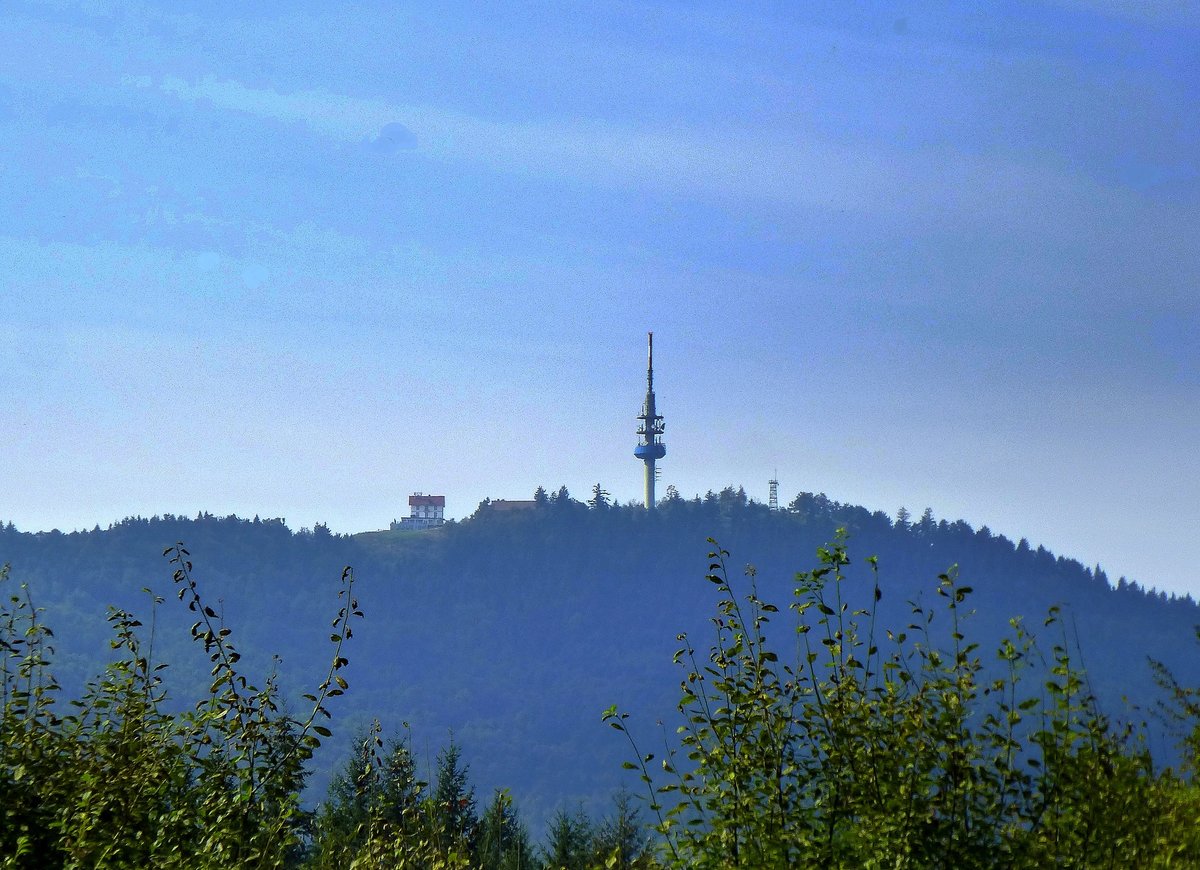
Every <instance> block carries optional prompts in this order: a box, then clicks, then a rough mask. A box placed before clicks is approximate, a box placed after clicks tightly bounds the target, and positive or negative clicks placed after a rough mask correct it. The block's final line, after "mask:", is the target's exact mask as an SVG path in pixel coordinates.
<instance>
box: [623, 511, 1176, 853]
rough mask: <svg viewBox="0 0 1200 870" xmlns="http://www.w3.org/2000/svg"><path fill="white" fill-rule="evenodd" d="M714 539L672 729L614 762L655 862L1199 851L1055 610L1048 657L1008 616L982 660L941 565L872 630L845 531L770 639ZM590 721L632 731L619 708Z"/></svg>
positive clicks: (683, 654) (1172, 794)
mask: <svg viewBox="0 0 1200 870" xmlns="http://www.w3.org/2000/svg"><path fill="white" fill-rule="evenodd" d="M926 525H928V524H926ZM728 555H729V554H728V553H727V552H726V551H724V550H722V549H720V548H716V549H714V551H713V552H712V553H711V554H710V560H711V561H710V565H709V574H708V579H709V580H710V581H711V582H712V583H713V584H714V585H715V587H716V589H717V592H718V595H719V602H718V608H717V615H716V616H715V617H714V618H713V627H714V628H715V636H714V640H713V641H712V643H711V645H710V647H709V649H708V652H707V654H704V655H698V654H697V652H696V650H695V649H694V648H693V646H692V645H691V642H690V640H689V638H688V637H687V636H686V635H681V636H680V640H681V641H682V647H681V648H680V649H679V651H678V652H677V654H676V657H675V659H676V662H677V664H679V665H680V666H681V667H682V668H683V669H684V679H683V681H682V683H681V686H682V696H681V699H680V702H679V710H680V712H681V714H683V717H684V723H683V725H682V726H681V728H680V739H679V745H678V746H677V747H676V746H673V745H671V744H668V745H667V747H666V751H665V756H664V757H663V758H662V759H661V761H660V762H659V761H658V760H656V758H655V756H654V754H652V753H644V754H643V753H642V752H641V751H640V750H638V748H637V745H636V743H634V744H633V748H634V750H635V752H637V753H638V760H637V762H636V763H631V764H629V765H627V766H629V767H633V768H635V769H637V770H639V771H640V772H641V776H642V779H643V781H644V782H645V783H646V784H647V786H648V787H649V788H650V800H651V808H652V810H653V811H654V812H655V813H656V815H657V818H658V825H657V828H658V830H659V832H660V833H661V834H662V836H663V837H664V842H665V847H666V852H667V855H668V857H669V863H672V864H674V865H677V866H681V867H753V868H769V867H914V868H917V867H920V868H925V867H945V868H976V867H978V868H1001V867H1003V868H1009V867H1028V868H1037V867H1047V866H1070V867H1099V866H1105V867H1147V866H1196V865H1197V864H1200V831H1198V830H1197V828H1196V826H1195V818H1196V809H1197V807H1198V806H1200V799H1198V791H1197V788H1196V787H1195V786H1194V785H1193V784H1192V783H1190V782H1189V781H1185V780H1181V779H1179V778H1178V777H1177V776H1175V775H1174V774H1172V773H1171V772H1170V771H1160V772H1156V771H1155V770H1154V768H1153V766H1152V764H1151V761H1150V756H1149V753H1148V752H1147V751H1146V749H1145V748H1144V746H1143V745H1142V744H1141V743H1140V742H1139V740H1138V739H1136V735H1134V734H1133V733H1132V732H1131V731H1130V730H1129V729H1115V728H1113V727H1112V726H1111V724H1110V722H1109V721H1108V719H1106V718H1105V717H1104V716H1103V715H1102V714H1101V713H1100V712H1099V711H1098V709H1097V707H1096V704H1095V699H1094V697H1092V695H1091V693H1090V691H1089V690H1088V688H1087V685H1086V682H1085V679H1084V677H1083V674H1082V671H1081V670H1080V668H1079V666H1078V664H1077V663H1076V661H1075V660H1074V659H1073V658H1072V653H1071V644H1070V643H1068V641H1067V639H1066V637H1065V634H1066V633H1065V631H1063V629H1062V623H1061V620H1060V617H1059V614H1058V612H1057V611H1056V610H1052V611H1051V614H1050V616H1049V617H1048V618H1047V619H1046V621H1045V627H1044V632H1045V633H1046V634H1047V635H1049V636H1053V637H1056V640H1055V641H1054V642H1053V643H1052V645H1051V648H1050V651H1049V655H1047V656H1045V657H1043V654H1042V652H1041V647H1040V646H1039V645H1038V643H1037V642H1036V641H1035V640H1034V638H1033V637H1032V636H1031V635H1030V634H1029V633H1027V632H1026V631H1025V630H1024V627H1023V625H1022V623H1021V621H1020V620H1014V621H1013V622H1012V626H1011V628H1012V633H1011V635H1010V636H1009V637H1008V638H1006V639H1005V640H1004V641H1003V642H1002V643H1001V644H1000V645H999V646H998V648H997V649H996V651H995V654H994V657H993V658H994V662H993V666H992V667H991V668H990V669H989V670H987V671H985V669H984V664H983V661H982V654H981V652H980V648H979V647H978V645H977V644H976V643H974V642H972V641H971V639H970V637H969V634H968V632H967V628H966V617H967V616H968V613H967V612H966V611H965V610H964V609H963V608H964V604H965V602H966V601H967V599H968V596H969V595H970V593H971V591H972V590H971V589H970V588H969V587H967V586H964V585H962V584H961V583H960V582H959V581H958V578H957V573H956V571H953V570H952V571H950V572H947V573H945V574H942V575H941V576H940V577H939V582H938V586H937V593H938V595H939V596H940V598H941V602H942V605H941V607H940V608H938V609H936V610H935V609H933V608H928V607H925V606H922V605H920V604H913V605H911V622H910V623H909V624H908V626H907V628H906V629H905V630H904V631H894V632H893V631H886V632H885V631H882V629H881V628H877V622H876V619H875V604H877V603H878V602H879V600H880V598H881V595H882V590H881V588H880V585H879V582H878V580H877V579H873V580H872V586H870V587H868V589H869V591H870V594H869V595H868V596H866V597H867V598H868V599H869V600H870V601H871V602H872V603H871V605H869V606H864V607H853V606H851V604H850V603H849V602H848V600H847V594H846V593H847V590H846V589H845V588H844V587H845V583H846V576H845V573H844V569H845V568H846V566H847V565H849V561H850V560H849V558H848V556H847V553H846V549H845V547H844V534H843V535H842V536H839V538H838V540H837V542H836V543H835V544H833V545H831V546H829V547H824V548H821V549H820V550H819V557H820V565H819V566H818V567H816V568H814V569H813V570H812V571H809V572H805V573H802V574H799V575H797V586H796V589H795V595H794V599H793V602H792V604H791V611H792V614H793V619H792V620H791V625H790V627H789V628H788V629H785V630H784V632H783V637H784V638H789V636H790V639H785V640H783V641H782V642H781V641H780V640H779V635H774V637H775V638H776V639H775V641H774V642H768V629H769V628H771V627H772V625H773V623H774V622H775V621H777V620H778V619H780V611H779V608H778V607H776V606H775V605H773V604H770V603H768V602H766V601H764V600H763V599H761V598H760V597H759V595H758V591H757V588H756V581H755V572H754V570H753V569H747V572H746V573H747V577H748V583H747V587H746V588H745V589H744V590H743V591H740V592H735V590H734V589H733V587H732V585H731V583H730V582H729V580H728V576H727V573H726V563H725V560H726V557H727V556H728ZM868 562H869V564H870V566H871V568H872V571H874V568H875V561H874V559H870V560H868ZM872 577H874V574H872ZM860 597H861V596H860ZM935 613H938V614H939V615H940V618H937V619H935ZM1177 697H1178V696H1177ZM1185 700H1190V696H1189V697H1186V698H1185ZM1192 712H1194V711H1192ZM605 719H606V720H607V721H609V722H610V724H612V725H613V726H614V727H615V728H617V729H618V730H620V731H622V732H623V733H625V734H626V735H629V736H630V739H631V741H632V736H631V735H630V732H629V730H628V727H627V716H626V715H625V714H619V713H618V712H617V711H616V709H615V708H610V709H609V710H607V711H606V712H605ZM659 763H661V773H655V772H653V768H656V767H658V765H659Z"/></svg>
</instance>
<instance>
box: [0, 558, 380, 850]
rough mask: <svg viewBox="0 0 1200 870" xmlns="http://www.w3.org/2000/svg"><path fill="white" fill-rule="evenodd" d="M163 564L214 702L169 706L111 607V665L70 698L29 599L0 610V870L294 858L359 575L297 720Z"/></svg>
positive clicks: (184, 578) (16, 596)
mask: <svg viewBox="0 0 1200 870" xmlns="http://www.w3.org/2000/svg"><path fill="white" fill-rule="evenodd" d="M167 555H168V556H170V558H171V563H172V565H174V566H175V574H174V579H175V583H176V585H177V587H178V597H179V599H180V601H182V602H184V603H185V604H186V606H187V607H188V609H189V610H191V611H192V612H193V613H195V614H196V617H197V621H196V622H195V624H194V625H193V626H192V629H191V634H192V637H193V638H194V639H195V641H196V642H197V643H198V644H200V645H201V646H202V647H203V648H204V651H205V653H206V654H207V656H208V658H209V661H210V664H211V666H212V669H211V674H212V683H211V685H210V687H209V691H208V693H207V694H206V695H204V696H203V697H201V698H200V699H199V700H198V701H196V702H195V704H194V705H193V707H192V708H191V709H190V710H187V711H186V712H184V713H182V714H173V713H170V712H167V711H166V710H165V709H164V701H165V690H164V688H163V685H162V680H161V677H160V672H161V670H162V669H163V668H164V667H166V666H165V665H163V664H156V663H155V662H154V661H153V659H152V655H151V651H150V649H149V648H148V645H147V644H146V643H145V642H144V641H143V639H142V637H141V635H140V634H139V629H141V628H142V623H141V622H139V621H138V620H137V619H135V618H134V617H133V616H132V615H131V614H129V613H127V612H125V611H122V610H112V611H111V612H110V614H109V618H108V619H109V622H110V623H111V625H112V629H113V640H112V648H113V649H114V650H115V651H117V657H116V661H114V662H113V663H112V664H110V665H109V666H108V668H107V670H106V671H105V673H104V674H103V675H102V676H101V677H100V678H98V679H97V680H95V681H93V682H92V683H91V684H89V685H88V687H87V689H86V690H85V692H84V694H83V696H82V697H81V698H79V699H76V700H71V701H70V702H69V703H66V704H64V703H61V702H62V698H61V689H60V687H59V685H58V683H57V682H56V681H55V679H54V676H53V672H52V670H51V667H50V665H51V657H52V655H53V639H54V635H53V632H52V631H51V629H50V628H49V627H48V626H47V625H45V624H44V623H43V622H42V620H41V613H40V611H39V609H38V608H36V607H35V606H34V603H33V601H32V599H31V597H30V593H29V590H28V589H27V588H24V587H22V588H21V589H20V590H17V591H13V592H11V593H9V594H7V595H5V596H4V598H3V601H2V602H0V866H2V867H5V868H10V867H11V868H35V867H36V868H48V867H139V868H144V867H187V868H206V867H214V868H216V867H220V868H227V867H280V866H285V865H286V864H288V863H292V862H294V860H295V858H296V857H297V853H298V849H299V847H300V845H301V834H302V831H303V824H302V823H303V814H302V813H301V812H300V808H299V793H300V790H301V787H302V786H303V782H304V777H305V763H306V762H307V761H308V759H309V758H310V757H311V755H312V751H313V749H315V748H316V747H317V746H319V745H320V740H321V737H324V736H328V735H329V733H330V732H329V730H328V729H327V728H326V727H325V726H324V725H322V724H320V723H321V721H322V720H323V719H326V718H328V717H329V713H328V711H327V709H326V706H325V705H326V703H327V701H328V699H329V698H331V697H333V696H336V695H340V694H341V693H342V691H343V689H344V688H345V687H346V681H345V679H344V678H343V677H342V676H341V675H340V674H339V671H340V670H341V669H342V668H343V667H344V666H345V665H346V664H347V660H346V659H345V658H344V657H343V655H342V645H343V643H344V641H345V640H346V639H348V638H349V637H350V635H351V633H352V627H351V620H352V619H354V618H357V617H361V616H362V614H361V612H360V611H359V610H358V604H357V602H356V601H355V600H354V597H353V575H352V574H351V572H350V570H349V569H347V570H346V571H345V572H344V573H343V575H342V588H341V589H340V590H339V591H338V598H339V601H340V604H341V606H340V608H339V610H338V613H337V616H336V618H335V619H334V620H333V625H334V630H333V634H332V641H333V648H334V651H333V657H332V661H331V663H330V667H329V671H328V673H327V675H326V677H325V679H324V680H323V681H322V683H321V684H320V686H318V688H317V689H316V691H315V692H314V693H313V694H309V695H306V696H305V698H306V700H307V701H308V702H309V703H310V705H311V706H310V707H309V708H308V712H307V715H305V716H303V717H299V718H296V717H292V716H289V715H286V714H285V713H283V712H281V710H280V708H279V693H278V688H277V686H276V684H275V680H274V678H273V676H272V677H268V679H267V680H266V681H265V683H264V685H263V687H262V688H258V687H257V686H255V685H254V684H252V683H251V682H249V680H248V679H247V677H246V676H245V675H243V674H242V673H241V672H240V670H239V668H238V660H239V658H240V655H239V653H238V652H237V650H236V648H235V647H234V645H233V643H232V641H231V640H230V630H229V629H228V628H225V627H223V626H221V625H220V624H219V621H218V617H217V614H216V612H215V611H214V610H213V609H212V608H211V607H209V606H208V605H206V604H205V603H204V601H203V600H202V598H201V596H200V593H199V591H198V588H197V585H196V582H195V580H194V579H193V578H192V565H191V562H190V561H189V556H188V552H187V551H186V550H185V549H183V548H182V546H176V547H172V548H170V549H169V550H168V551H167ZM0 585H4V586H7V585H8V581H7V570H4V571H0ZM159 603H161V599H156V600H155V604H156V605H157V604H159ZM152 637H153V634H152V633H151V638H152Z"/></svg>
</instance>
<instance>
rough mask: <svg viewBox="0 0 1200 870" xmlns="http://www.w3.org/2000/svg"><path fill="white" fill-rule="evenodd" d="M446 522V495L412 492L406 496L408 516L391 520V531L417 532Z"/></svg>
mask: <svg viewBox="0 0 1200 870" xmlns="http://www.w3.org/2000/svg"><path fill="white" fill-rule="evenodd" d="M445 522H446V497H445V496H444V495H425V493H423V492H414V493H413V494H412V495H410V496H409V497H408V516H406V517H401V519H400V521H399V522H396V521H395V520H392V526H391V528H392V531H393V532H396V531H402V532H417V531H421V530H423V529H432V528H436V527H437V526H441V525H444V524H445Z"/></svg>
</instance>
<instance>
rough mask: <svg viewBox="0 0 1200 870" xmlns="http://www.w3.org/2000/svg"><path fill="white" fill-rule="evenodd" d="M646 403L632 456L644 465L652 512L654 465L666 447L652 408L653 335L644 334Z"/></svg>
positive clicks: (649, 333)
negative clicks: (645, 349) (638, 438)
mask: <svg viewBox="0 0 1200 870" xmlns="http://www.w3.org/2000/svg"><path fill="white" fill-rule="evenodd" d="M646 348H647V352H646V403H645V404H644V405H643V406H642V413H641V414H639V415H638V419H639V420H641V421H642V425H641V426H638V430H637V434H638V435H640V436H641V440H640V441H639V442H638V445H637V447H634V448H633V455H634V456H636V457H637V458H638V459H640V460H642V462H644V463H646V510H648V511H652V510H654V480H655V475H656V473H657V469H656V468H655V467H654V463H655V462H657V461H658V460H660V459H662V458H663V457H664V456H666V455H667V445H665V444H663V443H662V433H663V418H662V415H661V414H659V413H658V412H657V409H656V408H655V407H654V333H653V332H648V333H646Z"/></svg>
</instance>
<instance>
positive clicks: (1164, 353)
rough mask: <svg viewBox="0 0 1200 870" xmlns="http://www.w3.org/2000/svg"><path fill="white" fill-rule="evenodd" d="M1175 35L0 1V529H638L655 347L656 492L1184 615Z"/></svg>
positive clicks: (1192, 120) (863, 17)
mask: <svg viewBox="0 0 1200 870" xmlns="http://www.w3.org/2000/svg"><path fill="white" fill-rule="evenodd" d="M847 7H854V8H847ZM1197 10H1200V7H1196V6H1194V5H1192V4H1185V3H1177V2H1153V0H1145V2H1132V0H1059V2H1042V3H1034V2H1030V3H1008V4H968V3H961V2H955V3H920V4H916V3H877V4H865V5H864V4H843V3H836V4H835V3H830V4H795V3H753V2H747V3H738V4H728V3H710V4H705V3H687V4H684V3H661V4H651V3H590V2H589V3H570V2H554V3H544V4H539V3H528V4H524V3H523V4H515V3H514V4H484V3H466V4H448V3H438V4H428V5H424V4H391V3H388V4H360V5H356V6H353V7H345V6H343V4H317V3H288V4H277V3H258V4H243V3H231V2H218V3H188V2H176V3H171V4H161V3H149V4H143V3H138V2H132V0H131V2H105V0H90V2H67V0H42V2H24V0H9V2H7V3H6V4H5V5H4V9H3V11H2V12H0V142H2V143H3V145H2V146H0V367H2V370H3V372H4V376H3V377H2V378H0V408H2V409H3V410H2V412H0V413H2V416H0V422H2V423H3V432H4V435H3V440H2V441H0V444H2V445H3V448H2V449H3V459H2V460H0V519H3V520H5V521H12V522H15V523H16V524H17V525H18V526H19V527H20V528H23V529H29V530H35V529H48V528H52V527H58V528H62V529H71V528H81V527H91V526H92V525H94V524H97V523H99V524H101V525H106V524H107V523H109V522H111V521H113V520H116V519H120V518H122V517H124V516H127V515H132V514H142V515H149V514H154V513H163V512H171V513H186V514H190V513H194V512H196V511H199V510H208V511H212V512H215V513H221V514H224V513H234V512H236V513H238V514H242V515H247V516H251V515H254V514H256V513H257V514H261V515H263V516H283V517H286V518H287V519H288V521H289V523H290V524H291V525H293V526H301V525H311V524H313V523H314V522H318V521H321V522H326V523H328V524H329V525H330V526H331V527H332V528H333V529H334V530H337V531H360V530H365V529H373V528H381V527H385V526H386V524H387V523H388V522H389V521H390V520H391V519H393V518H394V517H397V516H400V515H402V514H403V513H405V512H406V510H407V508H406V498H407V495H408V494H409V493H410V492H412V491H415V490H422V491H426V492H430V491H432V492H437V493H445V494H446V496H447V504H448V510H449V513H451V514H452V515H455V516H464V515H467V514H469V513H471V512H472V511H473V510H474V508H475V506H476V505H477V504H478V503H479V501H480V500H481V499H483V498H484V497H487V496H490V497H493V498H495V497H507V498H523V497H529V495H530V494H531V493H532V491H533V489H534V488H535V487H536V486H537V485H538V484H544V485H546V486H548V487H557V486H559V485H562V484H565V485H567V486H568V487H569V488H570V490H571V491H572V492H573V493H575V494H577V495H579V496H583V494H584V493H585V492H586V491H587V489H588V488H589V487H590V486H591V485H592V484H594V483H596V482H600V483H602V484H603V485H604V487H605V488H606V489H608V490H609V491H610V492H612V493H613V495H614V496H616V497H618V498H619V499H621V500H628V499H634V498H638V497H639V496H640V480H641V468H640V464H639V463H638V462H637V461H636V460H635V459H634V458H633V456H632V449H633V445H634V443H635V436H634V434H633V432H634V429H635V427H636V421H635V420H634V416H635V415H636V414H637V413H638V410H639V405H640V402H641V392H642V390H643V389H644V381H643V375H644V371H643V368H644V353H645V344H644V342H645V332H646V330H648V329H653V330H654V332H655V336H656V350H657V353H656V362H657V366H656V375H657V376H656V386H657V388H658V397H659V404H660V408H661V410H662V412H663V414H664V415H665V417H666V422H667V431H666V440H667V444H668V455H667V458H666V460H665V461H664V462H663V463H662V466H661V467H662V484H660V491H661V488H663V487H665V486H666V485H667V484H674V485H675V486H677V487H678V489H679V490H680V491H681V492H682V493H683V494H684V495H687V496H690V495H692V494H695V493H698V492H699V493H703V492H704V491H706V490H708V489H719V488H721V487H723V486H725V485H728V484H735V485H738V484H741V485H744V486H745V487H746V488H747V491H748V492H750V494H751V495H753V496H756V497H758V498H761V499H764V500H765V498H766V494H767V493H766V490H767V480H768V479H769V478H770V477H771V475H772V474H773V473H774V472H775V471H776V470H778V476H779V479H780V482H781V489H782V494H783V495H784V497H785V498H786V499H790V498H791V497H792V496H794V495H795V494H796V493H797V492H799V491H801V490H805V491H824V492H826V493H828V494H829V495H830V496H831V497H833V498H837V499H839V500H842V501H849V502H855V503H861V504H864V505H866V506H868V507H871V508H878V509H883V510H886V511H888V512H889V513H892V512H894V511H895V510H896V508H897V507H899V506H900V505H905V506H907V507H908V508H909V509H910V510H912V511H914V512H915V513H919V512H920V511H921V510H922V509H923V508H924V507H926V506H930V507H932V508H933V511H934V513H935V515H936V516H938V517H947V518H950V519H955V518H960V517H961V518H964V519H966V520H967V521H969V522H971V523H972V524H974V525H976V526H978V525H981V524H987V525H988V526H990V527H991V528H992V529H993V530H994V531H997V532H1002V533H1004V534H1006V535H1008V536H1010V537H1012V538H1014V539H1015V538H1019V537H1021V536H1026V537H1028V538H1029V539H1030V540H1031V541H1032V542H1033V543H1034V544H1035V545H1036V544H1038V543H1042V544H1045V545H1046V546H1048V547H1050V548H1051V549H1053V550H1055V551H1056V552H1059V553H1064V554H1066V555H1070V556H1074V557H1076V558H1079V559H1081V560H1082V561H1084V562H1086V563H1088V564H1092V563H1095V562H1099V563H1101V564H1102V565H1104V567H1105V569H1106V570H1107V571H1108V572H1109V573H1110V575H1112V576H1114V577H1115V576H1117V575H1119V574H1124V575H1127V576H1129V577H1131V578H1134V579H1137V580H1138V581H1140V582H1143V583H1146V584H1148V585H1156V586H1158V587H1160V588H1165V589H1169V590H1172V591H1177V592H1185V591H1187V592H1191V593H1192V594H1194V595H1197V594H1200V572H1198V570H1197V568H1196V566H1197V565H1198V564H1200V534H1198V532H1200V528H1198V526H1200V508H1198V507H1197V497H1198V495H1200V461H1198V460H1197V454H1196V447H1197V441H1198V439H1197V436H1198V434H1200V403H1198V401H1197V400H1198V399H1200V350H1198V341H1197V338H1198V336H1200V300H1198V298H1197V283H1198V282H1197V278H1198V276H1200V268H1198V266H1200V246H1198V244H1197V240H1198V239H1200V157H1198V155H1200V111H1197V109H1198V102H1200V100H1198V98H1200V11H1197ZM745 556H746V557H747V558H752V556H753V554H745ZM798 567H799V566H798Z"/></svg>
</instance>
